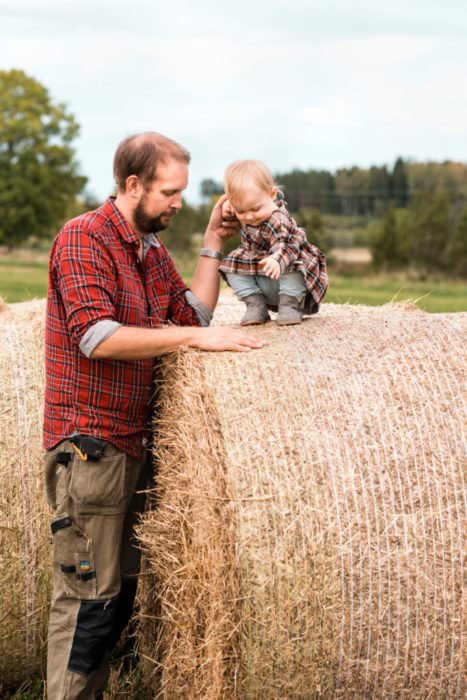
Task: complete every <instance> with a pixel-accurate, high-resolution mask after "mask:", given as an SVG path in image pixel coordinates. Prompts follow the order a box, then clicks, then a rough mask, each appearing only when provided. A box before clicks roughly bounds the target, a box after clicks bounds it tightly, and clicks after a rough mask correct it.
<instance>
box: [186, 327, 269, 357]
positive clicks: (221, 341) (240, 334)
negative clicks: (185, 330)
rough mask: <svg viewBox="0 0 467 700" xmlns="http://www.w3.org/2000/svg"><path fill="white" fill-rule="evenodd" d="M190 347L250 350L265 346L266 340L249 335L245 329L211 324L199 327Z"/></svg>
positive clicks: (218, 349)
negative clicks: (207, 326)
mask: <svg viewBox="0 0 467 700" xmlns="http://www.w3.org/2000/svg"><path fill="white" fill-rule="evenodd" d="M196 331H197V332H196V333H195V337H194V339H193V340H192V341H191V342H190V347H192V348H198V349H199V350H211V351H218V352H219V351H222V350H234V351H236V352H248V351H249V350H256V349H258V348H262V347H264V341H263V340H260V338H255V337H254V336H252V335H248V333H245V331H242V330H238V329H237V328H228V327H225V326H211V327H209V328H197V329H196Z"/></svg>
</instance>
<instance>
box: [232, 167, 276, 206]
mask: <svg viewBox="0 0 467 700" xmlns="http://www.w3.org/2000/svg"><path fill="white" fill-rule="evenodd" d="M251 183H254V184H255V185H256V186H257V187H259V188H260V189H261V190H263V191H264V192H267V193H268V194H269V193H270V192H271V191H272V190H273V189H275V190H276V191H277V192H279V193H281V191H280V190H279V189H278V186H277V184H276V183H275V182H274V178H273V176H272V174H271V172H270V170H269V169H268V168H267V167H266V166H265V165H264V163H262V162H261V161H260V160H235V161H234V162H233V163H231V164H230V165H228V166H227V168H226V169H225V173H224V189H225V193H226V195H227V197H228V198H229V200H230V202H232V204H234V203H235V202H238V201H239V199H240V198H241V196H242V194H243V193H244V192H245V190H246V189H248V186H249V185H251ZM281 194H282V193H281Z"/></svg>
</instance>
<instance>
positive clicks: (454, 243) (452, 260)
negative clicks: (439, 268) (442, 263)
mask: <svg viewBox="0 0 467 700" xmlns="http://www.w3.org/2000/svg"><path fill="white" fill-rule="evenodd" d="M446 263H447V266H448V269H449V270H450V271H452V273H453V274H454V275H458V276H460V277H464V278H467V207H465V209H464V210H463V212H462V214H461V215H460V217H459V219H458V221H457V223H456V226H455V228H454V231H453V233H452V236H451V238H450V240H449V243H448V245H447V247H446Z"/></svg>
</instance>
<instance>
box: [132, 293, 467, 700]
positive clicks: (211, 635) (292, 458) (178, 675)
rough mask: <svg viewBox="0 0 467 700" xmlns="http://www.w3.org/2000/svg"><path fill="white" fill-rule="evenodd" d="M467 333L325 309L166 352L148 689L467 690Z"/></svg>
mask: <svg viewBox="0 0 467 700" xmlns="http://www.w3.org/2000/svg"><path fill="white" fill-rule="evenodd" d="M409 308H410V307H409ZM242 312H243V308H242V306H241V305H239V304H238V303H236V302H235V301H234V300H231V299H227V300H224V302H223V304H222V305H221V306H220V307H218V311H217V312H216V322H217V323H224V324H225V323H238V322H239V319H240V317H241V314H242ZM466 331H467V315H466V314H439V315H428V314H424V313H423V312H419V311H416V310H410V311H408V310H406V309H404V308H400V307H398V306H397V305H393V306H390V307H383V308H378V309H372V308H366V307H352V306H334V305H331V304H329V305H325V306H324V308H323V310H322V312H321V313H320V314H319V315H318V316H316V317H313V318H311V319H308V320H306V321H305V322H304V323H303V324H302V325H300V326H295V327H289V328H279V327H277V326H275V324H273V323H270V324H268V325H267V326H265V327H261V328H255V329H254V330H252V331H251V332H252V333H254V334H256V335H261V336H262V337H263V338H264V339H265V340H266V341H267V346H266V347H265V348H264V349H263V350H260V351H255V352H251V353H247V354H235V353H223V354H218V353H202V352H197V351H189V352H181V353H178V354H172V355H171V356H168V357H166V358H165V359H164V360H163V362H162V374H163V378H162V383H161V386H160V389H159V415H158V420H157V423H156V433H157V435H158V439H157V449H156V455H155V456H156V460H157V469H158V475H157V487H156V489H155V491H154V493H153V509H152V510H151V511H150V512H148V513H147V514H146V517H145V519H144V521H143V523H142V525H141V528H140V541H141V543H142V546H143V548H144V551H145V568H144V573H143V576H142V584H143V586H142V592H141V594H140V606H141V610H140V646H141V652H142V656H143V658H144V659H145V663H146V678H147V683H148V688H149V689H148V697H156V698H164V699H166V700H175V698H187V699H189V698H193V699H194V698H203V700H217V699H221V698H222V699H224V698H225V699H227V698H229V699H232V698H238V699H241V700H250V699H254V698H258V699H262V700H264V699H266V698H267V700H274V699H276V698H277V700H279V698H280V699H285V698H294V699H299V698H303V699H307V700H308V699H310V698H362V697H365V698H411V699H413V698H420V699H422V698H461V697H462V698H463V697H464V696H465V693H466V690H467V686H466V683H465V676H464V664H463V647H462V641H463V639H462V637H463V630H464V626H463V620H464V617H463V610H464V609H463V573H464V569H463V537H464V533H465V515H466V508H465V496H466V493H465V483H464V474H465V464H466V459H465V434H464V427H465V401H464V398H463V396H464V394H463V391H464V388H465V387H464V384H463V382H464V377H465V375H464V368H465V352H464V348H465V344H466V340H467V333H466Z"/></svg>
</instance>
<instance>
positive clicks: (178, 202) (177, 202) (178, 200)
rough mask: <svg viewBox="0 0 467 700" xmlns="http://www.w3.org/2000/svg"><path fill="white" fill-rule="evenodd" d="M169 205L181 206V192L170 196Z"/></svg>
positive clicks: (177, 207)
mask: <svg viewBox="0 0 467 700" xmlns="http://www.w3.org/2000/svg"><path fill="white" fill-rule="evenodd" d="M170 206H171V208H172V209H181V208H182V195H181V192H180V193H178V194H176V195H174V196H173V197H172V199H171V201H170Z"/></svg>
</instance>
